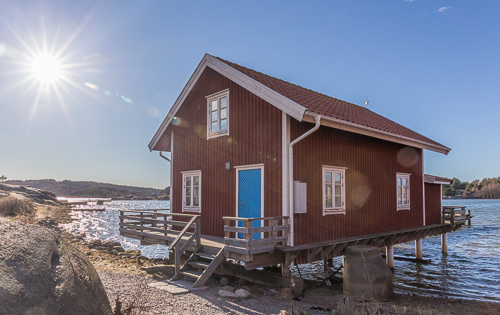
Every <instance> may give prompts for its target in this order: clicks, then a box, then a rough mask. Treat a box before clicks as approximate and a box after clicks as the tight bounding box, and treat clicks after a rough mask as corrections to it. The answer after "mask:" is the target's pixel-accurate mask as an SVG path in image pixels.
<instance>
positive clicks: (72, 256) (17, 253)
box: [0, 218, 111, 315]
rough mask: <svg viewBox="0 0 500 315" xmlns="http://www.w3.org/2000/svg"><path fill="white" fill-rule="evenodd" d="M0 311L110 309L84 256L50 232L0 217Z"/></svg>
mask: <svg viewBox="0 0 500 315" xmlns="http://www.w3.org/2000/svg"><path fill="white" fill-rule="evenodd" d="M0 235H1V236H2V241H1V242H0V314H54V315H57V314H61V315H62V314H74V313H75V310H78V314H95V315H100V314H110V313H111V306H110V304H109V300H108V297H107V295H106V292H105V291H104V287H103V285H102V283H101V280H100V279H99V276H98V274H97V272H96V271H95V269H94V267H93V266H92V264H91V263H90V261H89V260H88V259H87V257H86V256H85V255H84V254H83V253H81V252H79V251H78V250H77V249H76V248H74V247H73V246H71V245H70V244H69V243H67V242H66V241H64V240H63V239H62V238H61V237H59V236H58V235H56V234H54V233H53V232H51V231H49V230H47V229H45V228H42V227H39V226H34V225H26V224H22V223H19V222H13V221H10V220H7V219H3V218H0Z"/></svg>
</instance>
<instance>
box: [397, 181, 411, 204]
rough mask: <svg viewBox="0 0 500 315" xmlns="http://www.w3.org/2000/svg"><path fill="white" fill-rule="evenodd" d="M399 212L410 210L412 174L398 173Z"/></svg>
mask: <svg viewBox="0 0 500 315" xmlns="http://www.w3.org/2000/svg"><path fill="white" fill-rule="evenodd" d="M396 185H397V189H398V190H397V196H398V210H410V174H403V173H396Z"/></svg>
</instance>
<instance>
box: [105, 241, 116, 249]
mask: <svg viewBox="0 0 500 315" xmlns="http://www.w3.org/2000/svg"><path fill="white" fill-rule="evenodd" d="M102 246H106V247H113V246H115V242H114V241H112V240H107V241H104V242H103V243H102Z"/></svg>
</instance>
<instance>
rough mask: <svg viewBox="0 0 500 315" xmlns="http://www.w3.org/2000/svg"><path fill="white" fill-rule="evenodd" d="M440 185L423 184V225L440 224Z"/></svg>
mask: <svg viewBox="0 0 500 315" xmlns="http://www.w3.org/2000/svg"><path fill="white" fill-rule="evenodd" d="M441 216H442V215H441V185H439V184H429V183H425V225H431V224H439V223H441Z"/></svg>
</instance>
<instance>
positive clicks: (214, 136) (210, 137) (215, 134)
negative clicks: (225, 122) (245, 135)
mask: <svg viewBox="0 0 500 315" xmlns="http://www.w3.org/2000/svg"><path fill="white" fill-rule="evenodd" d="M222 136H229V132H227V131H225V132H218V133H211V134H209V135H207V140H208V139H212V138H217V137H222Z"/></svg>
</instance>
